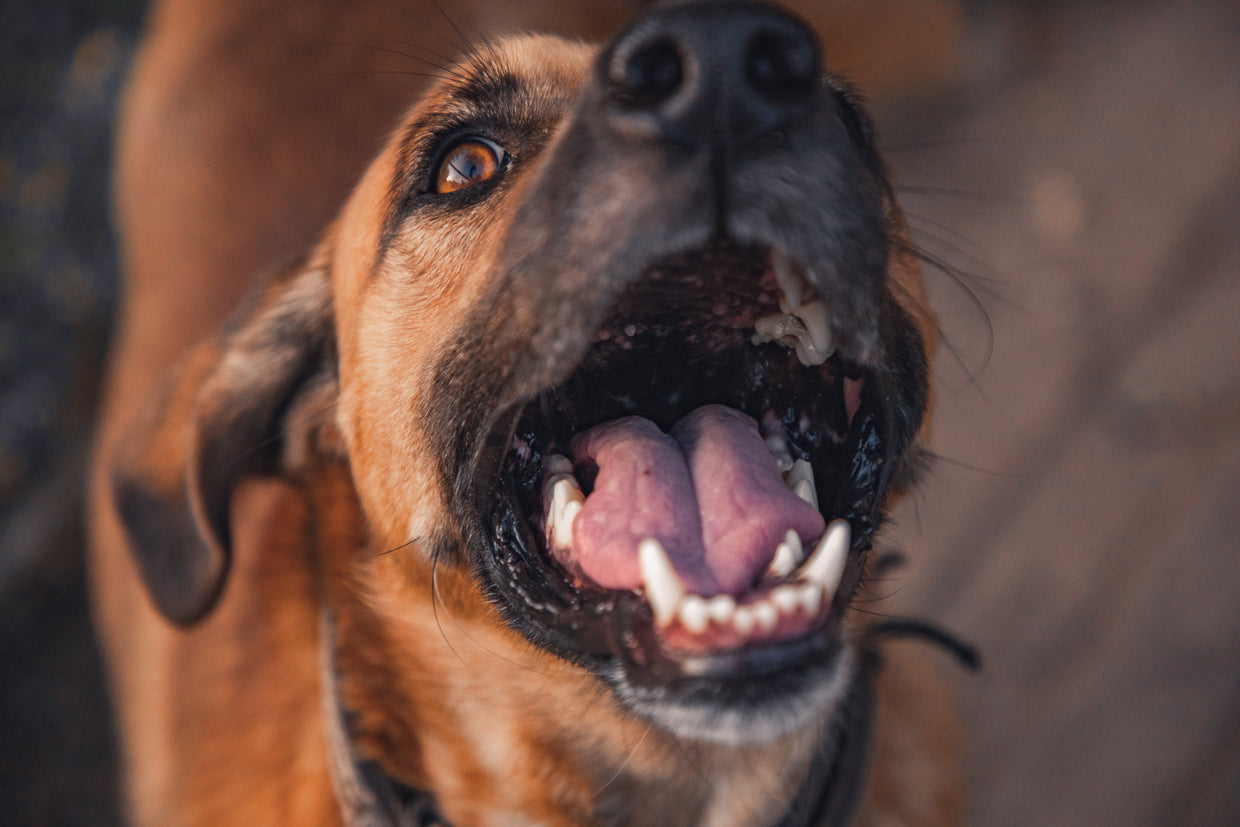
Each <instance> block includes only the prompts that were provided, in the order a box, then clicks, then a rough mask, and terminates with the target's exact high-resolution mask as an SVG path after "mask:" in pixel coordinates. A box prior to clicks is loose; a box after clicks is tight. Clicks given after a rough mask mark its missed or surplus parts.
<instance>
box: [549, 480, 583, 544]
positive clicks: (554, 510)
mask: <svg viewBox="0 0 1240 827" xmlns="http://www.w3.org/2000/svg"><path fill="white" fill-rule="evenodd" d="M584 502H585V496H584V495H583V494H582V493H581V489H580V488H578V487H577V480H576V479H574V478H573V477H572V476H561V477H558V478H556V479H555V482H553V483H552V486H551V510H550V513H549V519H548V522H549V523H550V526H549V527H550V529H551V540H552V542H553V543H554V544H555V545H556V546H558V547H559V548H569V547H571V546H572V544H573V521H574V520H576V519H577V515H578V514H580V513H581V508H582V505H583V504H584Z"/></svg>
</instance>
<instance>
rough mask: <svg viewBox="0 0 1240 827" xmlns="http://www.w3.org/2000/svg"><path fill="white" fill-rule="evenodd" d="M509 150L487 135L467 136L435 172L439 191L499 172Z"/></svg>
mask: <svg viewBox="0 0 1240 827" xmlns="http://www.w3.org/2000/svg"><path fill="white" fill-rule="evenodd" d="M507 157H508V153H507V152H505V151H504V148H503V147H502V146H500V145H499V144H497V143H495V142H494V141H488V140H487V139H486V138H466V139H465V140H463V141H461V142H460V143H459V144H457V145H456V146H454V147H452V149H451V150H449V152H448V154H447V155H445V156H444V159H443V160H442V161H440V162H439V169H438V170H437V171H436V172H435V192H439V193H444V192H456V191H457V190H463V189H465V188H466V187H472V186H474V185H475V184H481V183H482V182H483V181H486V180H487V179H488V178H492V177H494V175H495V173H497V172H499V170H500V167H501V166H502V165H503V163H504V159H505V158H507Z"/></svg>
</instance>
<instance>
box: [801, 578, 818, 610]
mask: <svg viewBox="0 0 1240 827" xmlns="http://www.w3.org/2000/svg"><path fill="white" fill-rule="evenodd" d="M821 606H822V586H819V585H818V584H817V583H804V584H802V586H801V608H803V609H805V613H806V614H807V615H810V616H813V615H816V614H818V609H819V608H820V607H821Z"/></svg>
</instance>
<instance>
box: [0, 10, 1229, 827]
mask: <svg viewBox="0 0 1240 827" xmlns="http://www.w3.org/2000/svg"><path fill="white" fill-rule="evenodd" d="M878 2H879V0H875V3H878ZM140 6H141V4H140V3H124V2H117V3H87V2H62V3H59V4H58V5H57V6H56V7H55V8H54V9H52V10H50V11H49V10H47V9H43V8H42V7H41V6H36V5H35V4H29V3H27V4H22V3H18V2H16V0H13V2H3V3H0V107H2V108H0V824H6V825H10V824H12V825H48V824H111V823H115V822H116V821H117V815H116V798H115V795H114V793H113V791H112V790H113V787H112V784H113V778H112V773H113V764H112V750H113V741H112V738H111V735H110V731H109V729H108V722H107V714H106V703H105V700H104V696H103V690H102V682H101V672H100V666H99V663H98V658H97V655H96V654H95V650H94V645H93V640H92V638H91V636H90V631H89V620H88V613H87V611H86V606H85V596H84V590H83V586H82V560H81V550H80V526H79V525H78V523H77V517H76V515H77V513H78V509H79V507H80V496H81V482H82V474H83V471H82V468H83V466H82V462H83V457H84V449H85V446H86V445H87V442H88V439H89V427H90V412H91V409H92V405H93V399H94V392H95V387H96V382H97V379H98V374H99V368H100V364H101V361H100V360H101V356H102V353H103V352H104V345H105V342H106V336H107V332H108V330H109V320H110V317H111V313H112V311H113V308H114V302H115V298H114V297H115V295H116V283H117V275H116V265H115V255H114V252H113V250H112V247H111V239H110V236H109V232H110V230H109V223H108V219H107V211H106V186H107V184H106V182H107V177H106V170H107V164H108V157H109V153H108V140H109V134H110V129H111V124H112V121H111V112H112V105H113V103H114V100H115V95H116V92H117V89H118V88H119V83H120V79H121V77H122V76H123V70H124V66H125V64H126V61H127V60H128V57H129V55H130V54H131V52H132V47H133V43H134V38H135V37H136V32H137V23H138V20H139V15H140ZM862 6H863V7H864V4H862ZM970 8H971V10H972V12H971V13H972V16H971V18H970V22H969V25H968V28H967V32H966V34H965V36H964V51H963V52H962V62H961V64H960V68H959V69H958V71H956V72H955V73H954V74H952V75H951V77H950V78H948V79H947V80H944V79H943V78H938V79H936V86H935V91H934V93H933V94H931V93H930V92H929V91H926V92H925V93H924V94H921V95H912V96H910V95H908V94H905V95H904V96H903V97H901V98H899V99H897V98H896V97H895V96H894V93H889V92H888V91H887V90H884V89H879V90H878V92H879V93H881V94H880V96H879V99H878V101H877V104H878V115H879V125H880V129H881V131H882V133H883V134H884V136H885V140H884V143H885V145H886V147H887V151H888V153H889V155H890V157H891V159H892V162H893V166H894V168H895V172H896V177H897V181H898V183H899V184H900V187H901V197H902V200H903V202H904V204H905V206H906V208H907V209H908V212H909V213H910V216H911V220H912V223H913V226H914V228H915V231H916V234H917V239H918V241H919V243H920V244H921V245H922V247H923V249H924V250H925V251H926V252H927V254H928V256H929V257H930V258H931V259H933V260H934V261H938V262H941V263H942V264H943V267H942V268H937V267H933V266H932V267H930V268H929V270H928V279H929V281H930V283H931V288H932V292H933V295H934V301H935V305H936V308H937V309H938V311H939V313H940V317H941V326H942V328H943V332H944V338H945V343H944V346H943V348H942V351H941V353H940V354H939V358H938V360H937V363H936V369H935V374H936V380H937V387H938V396H937V409H936V414H935V416H936V425H935V437H934V445H933V447H934V449H935V451H936V452H937V454H938V455H939V457H940V459H939V461H938V462H937V463H936V465H935V468H934V471H933V473H932V475H931V478H930V479H929V481H928V482H927V484H926V485H925V486H924V488H923V490H922V492H921V493H920V494H919V496H917V497H916V498H915V499H914V500H912V501H910V502H908V503H907V504H906V506H905V507H902V509H901V511H900V513H899V515H898V525H897V526H896V527H895V528H894V529H893V530H892V532H891V534H890V537H889V540H888V544H889V545H891V546H894V547H898V548H901V549H903V550H904V551H905V552H906V553H907V555H908V556H909V558H910V560H911V561H912V562H911V565H910V566H909V568H908V569H907V570H906V571H905V572H903V573H902V574H901V576H900V578H899V579H898V580H893V581H890V582H889V583H885V584H883V591H882V592H881V593H880V595H879V596H880V597H881V598H882V599H881V600H876V601H875V602H874V603H872V604H868V605H867V606H866V608H867V610H872V611H877V612H884V613H892V614H913V615H917V616H925V617H930V618H933V619H935V620H936V621H939V622H941V623H943V624H944V625H945V626H947V627H948V628H950V629H952V630H953V631H955V632H957V633H958V634H960V635H961V636H962V637H964V638H965V639H967V640H969V641H971V642H973V643H975V644H977V645H978V646H979V648H980V649H981V651H982V654H983V657H984V658H985V665H984V669H983V671H982V672H981V673H980V674H979V675H966V674H964V673H960V674H959V677H958V678H957V683H958V685H959V688H960V692H961V696H962V699H963V704H964V708H965V711H966V715H967V720H968V725H969V735H968V748H969V756H968V757H969V767H970V782H971V783H970V797H971V816H972V817H971V822H972V823H974V824H978V825H1030V826H1031V827H1032V825H1048V824H1054V825H1098V824H1127V825H1166V824H1176V825H1222V824H1232V823H1236V819H1237V815H1236V814H1237V813H1240V539H1238V538H1240V6H1237V5H1236V4H1235V2H1234V0H1190V1H1189V2H1181V3H1163V2H1155V1H1154V0H1148V1H1147V2H1138V1H1137V0H1133V1H1132V2H1103V0H1089V1H1088V2H1079V3H1066V2H1065V3H1049V4H1047V3H1038V4H1033V3H1019V2H1010V3H975V4H973V5H972V6H971V7H970ZM829 59H830V56H829ZM864 69H865V67H864V66H862V67H861V71H859V72H858V74H861V75H864V74H865V71H864ZM944 667H945V669H947V670H949V671H951V669H952V667H951V664H950V662H949V661H948V660H947V659H946V658H945V659H944Z"/></svg>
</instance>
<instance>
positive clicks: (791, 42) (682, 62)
mask: <svg viewBox="0 0 1240 827" xmlns="http://www.w3.org/2000/svg"><path fill="white" fill-rule="evenodd" d="M603 61H604V62H603V69H604V83H605V84H606V86H607V92H608V97H609V98H610V100H611V101H612V102H613V105H612V107H610V110H609V112H608V119H609V122H610V124H609V125H610V126H611V128H612V129H613V130H614V131H616V132H617V133H620V134H624V135H630V136H634V137H645V138H657V139H661V140H666V141H669V142H671V143H673V144H679V145H682V146H684V147H686V148H690V149H697V148H702V147H720V146H744V145H746V144H749V143H751V142H753V141H755V140H757V139H760V138H762V137H763V136H766V135H768V134H770V133H772V132H774V131H776V130H778V129H780V128H781V127H782V126H784V125H785V124H786V123H787V121H788V119H789V117H790V116H792V115H793V114H794V113H795V112H797V111H798V110H800V109H801V108H802V107H804V106H807V105H808V103H809V101H810V100H811V97H812V93H813V90H814V88H815V86H816V84H817V82H818V79H819V74H820V71H821V69H820V64H819V57H818V46H817V41H816V40H815V38H814V35H813V34H812V32H811V31H810V30H809V29H808V28H807V27H806V26H805V25H804V24H803V23H801V22H800V21H799V20H797V19H796V18H794V17H793V16H791V15H790V14H788V13H786V12H784V11H782V10H780V9H777V8H774V7H770V6H765V5H761V4H755V3H719V4H687V5H682V6H674V7H672V8H669V9H665V10H662V11H659V12H655V13H653V14H651V15H649V16H648V17H646V18H644V19H643V20H642V21H640V22H639V23H638V24H637V25H635V26H634V27H633V28H631V29H630V30H629V31H628V32H626V33H625V34H623V35H621V37H620V38H619V39H617V41H616V42H615V43H614V44H613V45H612V47H611V48H610V49H609V50H608V51H607V52H606V53H605V54H604V57H603Z"/></svg>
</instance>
